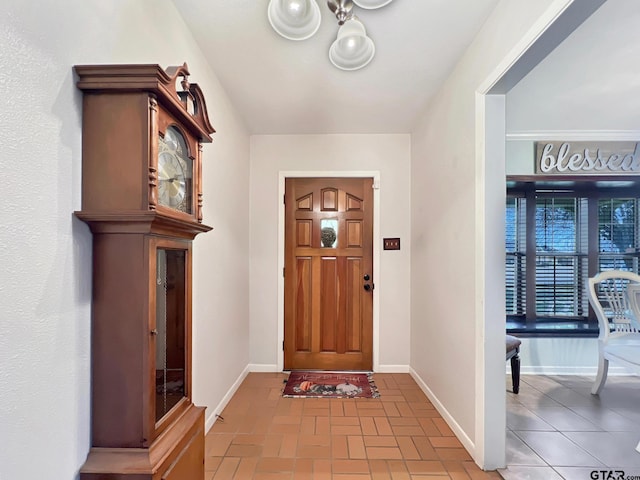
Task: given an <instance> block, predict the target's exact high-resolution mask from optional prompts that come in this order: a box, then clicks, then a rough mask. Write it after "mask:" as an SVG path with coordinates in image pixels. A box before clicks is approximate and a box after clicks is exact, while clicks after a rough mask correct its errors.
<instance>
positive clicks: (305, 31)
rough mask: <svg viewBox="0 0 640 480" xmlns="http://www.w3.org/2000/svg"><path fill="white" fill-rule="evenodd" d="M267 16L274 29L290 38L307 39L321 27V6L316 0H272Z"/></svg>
mask: <svg viewBox="0 0 640 480" xmlns="http://www.w3.org/2000/svg"><path fill="white" fill-rule="evenodd" d="M267 16H268V18H269V23H270V24H271V26H272V27H273V29H274V30H275V31H276V32H277V33H278V34H279V35H281V36H283V37H284V38H286V39H289V40H306V39H307V38H309V37H312V36H313V35H314V34H315V33H316V32H317V31H318V28H320V20H321V15H320V7H318V4H317V3H316V1H315V0H271V1H270V2H269V7H268V9H267Z"/></svg>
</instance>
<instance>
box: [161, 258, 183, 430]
mask: <svg viewBox="0 0 640 480" xmlns="http://www.w3.org/2000/svg"><path fill="white" fill-rule="evenodd" d="M186 259H187V251H186V250H176V249H165V248H158V249H157V250H156V328H155V331H156V342H155V345H156V349H155V364H156V374H155V382H156V409H155V419H156V422H157V421H159V420H160V419H161V418H162V417H163V416H164V415H166V414H167V413H168V412H169V410H171V409H172V408H173V407H174V406H175V405H176V404H177V403H178V402H179V401H180V400H181V399H182V398H183V397H185V396H186V381H187V378H186V356H185V347H186V336H185V332H186V304H185V300H186V298H187V296H186V291H187V290H186V289H187V284H186V273H187V272H186Z"/></svg>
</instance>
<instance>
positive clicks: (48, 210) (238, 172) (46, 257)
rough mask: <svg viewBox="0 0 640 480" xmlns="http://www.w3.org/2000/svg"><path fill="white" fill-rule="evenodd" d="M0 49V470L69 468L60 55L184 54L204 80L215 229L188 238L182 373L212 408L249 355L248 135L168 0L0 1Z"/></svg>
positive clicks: (79, 278)
mask: <svg viewBox="0 0 640 480" xmlns="http://www.w3.org/2000/svg"><path fill="white" fill-rule="evenodd" d="M0 51H1V52H2V55H0V72H2V73H0V95H1V96H2V98H3V102H2V105H3V106H2V109H0V143H1V144H2V145H3V148H2V153H0V165H1V166H2V171H3V172H4V175H3V181H2V191H3V199H4V203H3V206H2V208H0V225H1V226H2V228H0V245H2V246H3V248H2V249H1V250H0V264H1V265H2V269H1V272H2V273H1V274H0V276H1V281H0V311H1V312H2V314H0V330H1V331H2V335H0V364H1V365H2V368H1V369H0V385H1V388H0V432H1V433H0V478H2V479H7V480H9V479H11V480H14V479H15V480H18V479H34V478H51V479H54V478H55V479H59V480H70V479H74V478H77V472H78V469H79V468H80V466H81V465H82V463H83V462H84V460H85V458H86V454H87V452H88V449H89V447H90V417H89V415H90V411H89V409H90V374H89V365H90V340H89V336H90V313H91V311H90V309H91V243H92V239H91V234H90V233H89V230H88V228H87V227H86V226H85V225H84V224H83V223H82V222H80V221H79V220H77V219H75V218H74V217H73V211H74V210H79V209H80V208H81V205H80V188H81V130H80V126H81V101H82V96H81V92H80V91H79V90H77V89H76V87H75V85H74V79H73V76H72V66H73V65H74V64H89V63H129V62H130V63H159V64H161V65H163V66H168V65H179V64H182V63H183V62H184V61H187V62H188V64H189V67H190V70H191V73H192V78H191V80H192V81H196V82H198V83H199V84H200V85H201V87H202V89H203V91H204V93H205V96H206V98H207V105H208V108H209V112H210V117H211V120H212V123H213V124H214V126H215V127H216V128H217V130H218V133H217V134H216V135H215V143H214V144H213V145H212V146H206V147H205V149H204V157H205V159H204V194H205V205H204V208H205V210H204V212H205V222H206V223H208V224H211V225H213V226H214V227H215V230H214V231H213V232H210V233H207V234H205V235H203V236H201V237H199V238H198V239H196V242H195V244H196V247H195V250H196V251H195V254H196V265H195V281H194V300H195V305H194V322H195V323H194V330H195V335H196V338H195V340H194V349H195V352H196V354H195V358H194V363H195V365H197V368H196V372H195V376H194V386H195V400H196V402H197V403H199V404H202V405H208V406H210V407H212V406H215V405H216V404H217V403H218V402H219V401H220V400H221V398H222V397H223V395H224V393H226V391H227V389H228V388H229V387H230V386H231V384H232V383H233V381H234V380H235V379H236V378H237V377H238V375H240V373H241V372H242V371H243V369H244V367H245V366H246V364H247V363H248V337H249V333H248V307H247V305H248V298H247V297H248V296H247V289H248V281H247V273H248V262H247V260H246V259H247V254H248V201H247V197H248V162H249V158H248V142H249V139H248V135H247V133H246V131H245V128H244V127H243V125H242V124H241V122H240V121H239V120H238V117H237V115H236V113H235V112H234V110H233V108H232V106H231V105H230V104H229V102H228V100H227V97H226V96H225V94H224V92H223V91H222V88H221V87H220V85H219V83H218V81H217V79H216V77H215V75H214V73H213V72H212V71H211V70H210V68H209V66H208V65H207V63H206V62H205V61H204V59H203V57H202V55H201V54H200V52H199V51H198V48H197V46H196V44H195V42H194V41H193V39H192V38H191V36H190V34H189V32H188V31H187V29H186V27H185V26H184V25H183V23H182V22H181V20H180V18H179V17H177V13H176V11H175V9H174V7H173V5H172V3H171V2H170V1H168V0H138V1H135V2H133V1H118V2H104V1H99V0H67V1H65V2H62V3H61V2H55V1H53V0H47V1H33V0H31V1H25V0H8V1H5V2H3V13H2V15H1V16H0ZM221 359H224V362H221ZM207 413H208V415H212V414H213V412H212V411H210V410H209V411H208V412H207ZM34 458H35V459H37V460H36V461H34Z"/></svg>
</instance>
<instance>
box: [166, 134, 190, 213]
mask: <svg viewBox="0 0 640 480" xmlns="http://www.w3.org/2000/svg"><path fill="white" fill-rule="evenodd" d="M192 180H193V161H192V160H191V159H190V158H189V157H188V155H187V144H186V142H185V140H184V137H183V136H182V134H181V133H180V132H179V131H178V129H177V128H175V127H168V128H167V131H166V132H165V134H164V137H162V136H160V137H158V203H159V204H160V205H163V206H165V207H169V208H173V209H175V210H178V211H180V212H185V213H191V189H192V185H193V182H192Z"/></svg>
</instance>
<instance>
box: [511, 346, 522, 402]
mask: <svg viewBox="0 0 640 480" xmlns="http://www.w3.org/2000/svg"><path fill="white" fill-rule="evenodd" d="M511 382H512V383H513V393H518V392H519V391H520V355H518V354H517V353H516V354H515V355H514V356H513V357H511Z"/></svg>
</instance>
